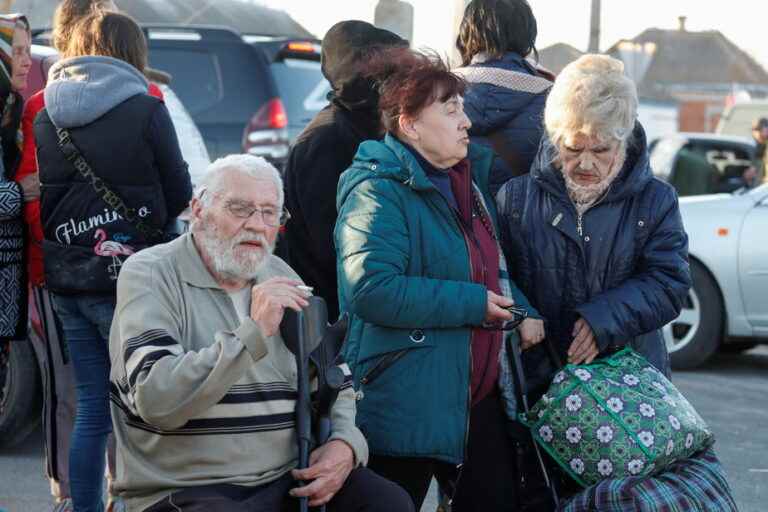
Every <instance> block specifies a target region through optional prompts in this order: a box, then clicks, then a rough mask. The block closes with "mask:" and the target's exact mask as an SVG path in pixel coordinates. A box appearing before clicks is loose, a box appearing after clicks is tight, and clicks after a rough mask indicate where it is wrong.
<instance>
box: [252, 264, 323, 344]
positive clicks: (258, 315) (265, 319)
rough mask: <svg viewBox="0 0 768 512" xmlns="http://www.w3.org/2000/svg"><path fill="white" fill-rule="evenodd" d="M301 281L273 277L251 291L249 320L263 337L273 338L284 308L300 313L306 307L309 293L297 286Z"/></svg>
mask: <svg viewBox="0 0 768 512" xmlns="http://www.w3.org/2000/svg"><path fill="white" fill-rule="evenodd" d="M301 284H302V283H301V281H297V280H295V279H288V278H286V277H273V278H272V279H268V280H266V281H264V282H263V283H261V284H257V285H256V286H254V287H253V289H252V290H251V318H252V319H253V321H254V322H256V324H257V325H258V326H259V329H261V333H262V334H263V335H264V336H265V337H269V336H274V335H275V334H277V330H278V329H279V328H280V322H282V321H283V313H284V312H285V308H291V309H293V310H294V311H301V308H304V307H307V306H308V305H309V302H307V297H309V295H310V293H309V292H307V291H304V290H301V289H300V288H297V286H300V285H301Z"/></svg>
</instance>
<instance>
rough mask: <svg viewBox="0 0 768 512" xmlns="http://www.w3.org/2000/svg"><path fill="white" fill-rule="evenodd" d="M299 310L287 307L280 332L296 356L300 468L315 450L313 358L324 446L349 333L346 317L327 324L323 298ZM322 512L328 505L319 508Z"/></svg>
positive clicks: (305, 505)
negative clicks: (339, 362)
mask: <svg viewBox="0 0 768 512" xmlns="http://www.w3.org/2000/svg"><path fill="white" fill-rule="evenodd" d="M307 300H308V302H309V305H308V306H307V307H305V308H304V309H303V310H302V311H300V312H295V311H293V310H286V312H285V317H284V318H283V322H282V323H281V325H280V332H281V334H282V337H283V340H284V342H285V344H286V346H287V347H288V349H289V350H290V351H291V352H293V354H294V356H295V357H296V374H297V399H296V434H297V442H298V448H299V464H298V469H306V468H307V467H309V455H310V451H311V449H312V446H313V443H312V423H313V421H312V419H313V407H312V396H311V387H310V361H311V362H312V363H314V365H315V367H316V368H317V373H318V391H317V400H316V403H317V407H316V412H317V414H316V415H317V422H316V427H317V428H316V431H315V440H316V442H317V445H322V444H323V443H325V442H326V441H327V440H328V438H329V437H330V433H331V421H330V410H331V407H333V403H334V402H335V401H336V397H337V396H338V393H339V390H340V389H341V386H342V385H343V383H344V379H345V377H344V372H343V371H342V370H341V368H339V367H338V366H336V365H335V364H334V362H335V360H336V357H337V355H338V352H339V350H340V348H341V344H342V342H343V340H344V336H345V334H346V329H347V322H346V317H343V318H342V320H340V321H339V322H337V323H336V324H334V325H332V326H328V308H327V307H326V304H325V301H324V300H323V299H322V298H321V297H310V298H309V299H307ZM299 508H300V511H301V512H307V511H308V510H309V500H308V498H306V497H304V498H299ZM319 510H320V512H324V511H325V506H324V505H323V506H321V507H319Z"/></svg>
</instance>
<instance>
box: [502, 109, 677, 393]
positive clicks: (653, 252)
mask: <svg viewBox="0 0 768 512" xmlns="http://www.w3.org/2000/svg"><path fill="white" fill-rule="evenodd" d="M552 161H553V149H552V145H551V144H549V143H548V141H544V142H542V146H541V150H540V151H539V154H538V155H537V159H536V161H535V162H534V165H533V167H532V169H531V172H530V174H529V175H527V176H521V177H518V178H515V179H513V180H511V181H509V182H507V184H506V185H505V186H504V187H503V188H502V189H501V191H500V192H499V194H498V196H497V203H498V206H499V224H500V229H501V234H502V242H503V247H504V251H505V255H506V257H507V261H508V263H509V268H510V271H511V272H512V278H513V279H514V281H515V282H516V283H517V285H518V286H519V287H520V288H521V290H522V291H523V293H524V294H525V296H526V297H528V299H529V300H530V301H531V304H532V305H533V306H534V307H535V308H537V309H538V311H539V313H540V314H541V315H542V316H543V317H544V318H545V319H546V322H547V324H546V327H547V338H548V339H549V340H551V341H552V342H553V343H554V345H555V348H556V350H557V351H558V352H559V354H560V357H561V359H562V360H565V354H566V352H567V350H568V347H569V346H570V344H571V341H572V336H571V331H572V329H573V325H574V323H575V322H576V320H577V319H578V318H579V317H583V318H584V319H585V320H586V321H587V322H588V323H589V325H590V326H591V328H592V330H593V332H594V333H595V336H596V337H597V341H598V345H599V348H600V349H601V351H603V352H607V351H611V350H615V349H618V348H622V347H624V346H626V345H627V344H629V345H631V346H632V347H633V348H635V349H636V350H637V351H638V352H639V353H641V354H642V355H644V356H645V357H646V358H647V359H648V360H649V362H650V363H651V364H653V365H654V366H656V367H657V368H659V369H660V370H661V371H663V372H665V373H666V374H667V375H668V374H669V356H668V354H667V350H666V346H665V344H664V341H663V338H662V334H661V327H663V326H664V325H665V324H667V323H668V322H670V321H671V320H673V319H674V318H676V317H677V315H678V314H679V312H680V309H681V308H682V305H683V301H684V300H685V299H686V296H687V293H688V289H689V288H690V286H691V275H690V268H689V264H688V236H687V235H686V233H685V230H684V228H683V222H682V219H681V217H680V210H679V207H678V202H677V195H676V193H675V191H674V189H673V188H672V187H671V186H670V185H669V184H667V183H664V182H662V181H660V180H658V179H656V178H654V177H653V174H652V173H651V169H650V166H649V163H648V152H647V148H646V139H645V133H644V131H643V129H642V127H641V126H640V124H639V123H638V124H637V125H636V127H635V131H634V133H633V135H632V142H631V143H630V147H629V150H628V154H627V159H626V163H625V165H624V169H623V170H622V171H621V172H620V173H619V175H618V177H617V178H616V179H615V181H614V182H613V184H612V185H611V187H610V188H609V190H608V192H607V193H606V195H605V196H604V198H603V199H602V200H601V201H599V202H598V204H596V205H595V206H593V207H592V208H590V209H589V210H587V211H586V212H585V213H584V215H583V216H582V218H581V225H582V232H581V234H579V231H578V227H577V226H578V224H579V217H578V215H577V213H576V209H575V207H574V206H573V203H572V202H571V200H570V198H569V196H568V193H567V192H566V188H565V182H564V180H563V177H562V173H561V172H560V171H559V170H558V169H556V168H554V167H553V165H552V163H551V162H552ZM524 358H525V366H526V376H527V377H528V378H529V379H532V383H531V384H532V385H533V386H534V387H535V386H536V385H537V384H538V385H543V384H545V383H546V381H547V379H548V378H549V376H550V375H551V372H552V371H553V368H552V366H551V363H550V362H549V360H548V358H547V355H546V352H545V350H544V348H543V347H542V346H538V347H535V348H533V349H531V350H529V351H527V352H526V353H524Z"/></svg>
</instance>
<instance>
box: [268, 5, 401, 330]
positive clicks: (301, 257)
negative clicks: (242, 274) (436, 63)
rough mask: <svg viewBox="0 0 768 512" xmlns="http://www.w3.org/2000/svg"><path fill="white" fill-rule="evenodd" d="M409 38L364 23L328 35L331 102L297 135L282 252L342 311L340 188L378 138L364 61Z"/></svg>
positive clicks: (333, 309)
mask: <svg viewBox="0 0 768 512" xmlns="http://www.w3.org/2000/svg"><path fill="white" fill-rule="evenodd" d="M407 45H408V41H406V40H404V39H401V38H400V37H399V36H397V35H395V34H393V33H392V32H389V31H387V30H382V29H379V28H376V27H374V26H373V25H371V24H370V23H366V22H364V21H354V20H353V21H342V22H340V23H337V24H336V25H334V26H333V27H331V28H330V30H328V33H327V34H326V35H325V37H324V38H323V45H322V47H323V51H322V71H323V75H324V76H325V77H326V78H327V79H328V81H329V82H330V83H331V87H332V88H333V91H332V92H331V93H330V96H329V98H330V101H331V102H330V104H329V105H328V106H327V107H325V108H324V109H323V110H321V111H320V112H319V113H318V114H317V116H315V118H314V119H313V120H312V122H311V123H309V125H308V126H307V127H306V128H305V129H304V131H303V132H302V133H301V135H299V137H298V139H297V140H296V143H295V144H294V146H293V148H292V149H291V154H290V155H289V157H288V163H287V164H286V168H285V205H286V207H287V208H288V211H290V212H291V220H290V221H289V222H288V225H287V226H286V227H285V236H284V240H283V242H281V245H282V244H284V247H283V248H280V251H282V253H283V254H284V255H285V256H286V259H287V260H288V261H289V262H290V264H291V266H292V267H293V268H294V269H295V270H296V272H297V273H298V274H299V275H300V276H301V278H302V279H304V281H306V283H307V284H308V285H310V286H312V287H314V292H315V294H316V295H319V296H320V297H322V298H324V299H325V302H326V303H327V304H328V316H329V318H331V319H335V318H336V317H337V316H338V315H339V306H338V302H339V299H338V292H337V291H336V253H335V252H334V249H333V225H334V224H335V222H336V186H337V184H338V182H339V176H340V175H341V173H342V172H344V171H345V170H346V169H347V168H348V167H349V165H350V164H351V163H352V159H353V158H354V156H355V152H357V147H358V146H359V145H360V143H361V142H363V141H365V140H375V139H380V138H381V137H382V136H383V134H384V132H383V128H382V124H381V120H380V116H379V94H378V91H377V87H376V79H375V78H374V77H370V76H368V75H367V74H366V73H364V67H365V65H366V63H367V62H368V61H369V60H370V59H371V57H372V56H373V55H375V54H376V53H378V52H379V51H380V50H381V49H383V48H388V47H392V46H407Z"/></svg>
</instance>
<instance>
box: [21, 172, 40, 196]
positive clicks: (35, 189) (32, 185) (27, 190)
mask: <svg viewBox="0 0 768 512" xmlns="http://www.w3.org/2000/svg"><path fill="white" fill-rule="evenodd" d="M19 186H20V187H21V190H22V191H23V192H24V202H25V203H28V202H30V201H35V200H37V199H40V175H39V174H37V173H34V174H28V175H26V176H24V177H23V178H21V179H20V180H19Z"/></svg>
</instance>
